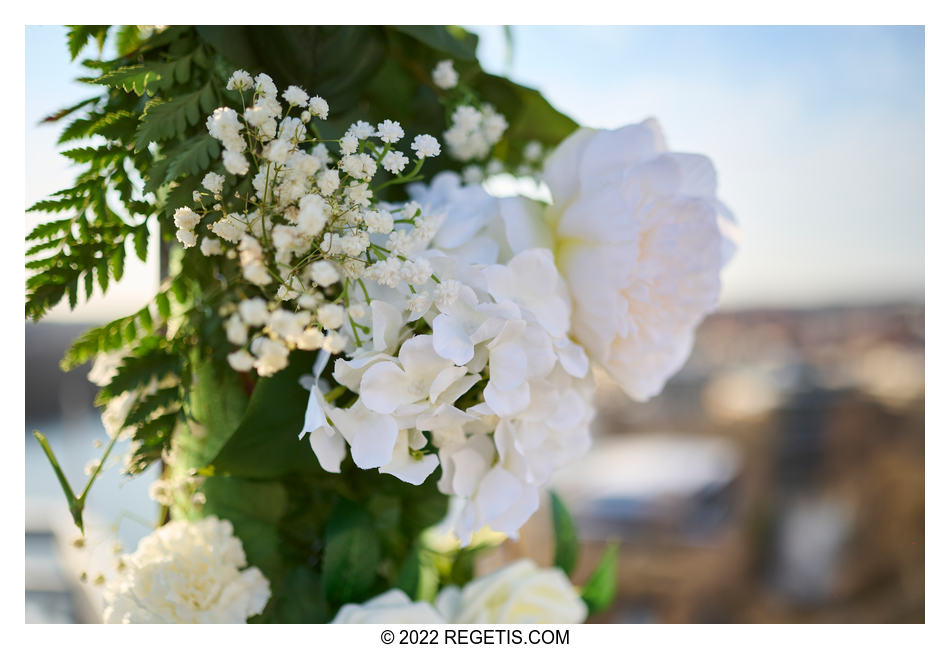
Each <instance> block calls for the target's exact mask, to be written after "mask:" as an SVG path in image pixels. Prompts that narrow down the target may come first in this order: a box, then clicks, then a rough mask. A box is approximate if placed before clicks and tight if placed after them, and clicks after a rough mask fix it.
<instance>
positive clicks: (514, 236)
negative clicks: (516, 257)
mask: <svg viewBox="0 0 950 649" xmlns="http://www.w3.org/2000/svg"><path fill="white" fill-rule="evenodd" d="M499 208H500V209H501V218H502V220H503V221H504V223H505V236H506V237H507V239H508V245H509V246H511V250H512V252H513V253H515V254H517V253H519V252H521V251H522V250H528V249H529V248H547V249H549V250H550V249H553V248H554V234H553V233H552V232H551V230H550V229H549V228H548V226H547V224H546V223H545V222H544V207H543V205H542V204H541V203H539V202H538V201H532V200H529V199H527V198H523V197H520V196H519V197H512V198H502V199H501V200H500V201H499ZM489 263H491V262H489Z"/></svg>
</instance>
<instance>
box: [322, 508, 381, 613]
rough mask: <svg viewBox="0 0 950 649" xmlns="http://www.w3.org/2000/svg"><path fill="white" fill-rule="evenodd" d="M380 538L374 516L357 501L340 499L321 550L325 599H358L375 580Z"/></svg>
mask: <svg viewBox="0 0 950 649" xmlns="http://www.w3.org/2000/svg"><path fill="white" fill-rule="evenodd" d="M379 550H380V548H379V538H378V537H377V535H376V525H375V524H374V523H373V517H372V516H370V515H369V513H368V512H367V511H366V510H365V509H363V508H362V507H361V506H360V505H359V504H358V503H355V502H353V501H349V500H342V499H341V500H340V502H339V503H338V504H337V506H336V507H335V508H334V509H333V513H331V514H330V520H329V522H328V523H327V531H326V550H325V551H324V553H323V575H324V576H323V586H324V593H325V594H326V596H327V599H329V600H331V601H334V602H360V601H363V599H364V597H365V596H366V595H367V594H368V593H369V591H370V589H371V588H372V586H373V582H374V581H375V580H376V567H377V563H378V562H379Z"/></svg>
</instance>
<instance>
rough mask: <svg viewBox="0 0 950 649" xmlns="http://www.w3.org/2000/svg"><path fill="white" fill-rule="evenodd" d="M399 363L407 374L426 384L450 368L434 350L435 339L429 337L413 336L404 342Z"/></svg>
mask: <svg viewBox="0 0 950 649" xmlns="http://www.w3.org/2000/svg"><path fill="white" fill-rule="evenodd" d="M399 362H400V364H402V366H403V367H404V368H405V370H406V374H408V375H409V376H410V377H412V378H413V379H416V380H423V381H425V382H426V383H430V382H431V381H432V380H433V379H434V378H435V377H436V376H437V375H438V373H439V372H441V371H442V370H443V369H444V368H445V367H447V366H448V363H447V362H446V359H445V358H444V357H442V356H441V355H440V354H438V353H437V352H436V350H435V349H434V348H433V337H432V336H429V335H422V336H413V337H412V338H410V339H409V340H407V341H406V342H404V343H403V344H402V347H401V348H400V349H399ZM426 387H427V388H428V386H426Z"/></svg>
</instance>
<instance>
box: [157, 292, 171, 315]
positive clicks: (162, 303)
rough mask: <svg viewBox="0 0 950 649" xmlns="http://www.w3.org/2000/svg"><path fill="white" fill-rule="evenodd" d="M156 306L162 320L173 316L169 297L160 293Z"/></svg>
mask: <svg viewBox="0 0 950 649" xmlns="http://www.w3.org/2000/svg"><path fill="white" fill-rule="evenodd" d="M155 306H156V308H158V314H159V315H160V316H161V317H162V318H168V316H169V315H171V311H172V309H171V305H170V304H169V303H168V295H166V294H165V293H159V294H158V295H156V296H155Z"/></svg>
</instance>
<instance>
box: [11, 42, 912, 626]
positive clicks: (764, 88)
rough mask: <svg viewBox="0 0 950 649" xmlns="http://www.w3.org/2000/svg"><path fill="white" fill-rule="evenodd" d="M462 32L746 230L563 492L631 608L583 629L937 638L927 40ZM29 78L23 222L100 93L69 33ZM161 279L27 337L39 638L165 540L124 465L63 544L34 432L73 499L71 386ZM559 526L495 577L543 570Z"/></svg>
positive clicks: (521, 548)
mask: <svg viewBox="0 0 950 649" xmlns="http://www.w3.org/2000/svg"><path fill="white" fill-rule="evenodd" d="M472 29H473V30H474V31H476V32H477V33H478V34H479V36H480V37H481V43H480V49H479V55H480V58H481V59H482V61H483V64H484V65H485V67H486V68H487V69H488V70H489V71H492V72H496V73H501V74H506V75H508V76H511V77H513V78H514V79H515V80H516V81H518V82H520V83H524V84H526V85H531V86H534V87H538V88H539V89H540V90H541V91H542V92H543V93H544V94H545V95H546V96H547V97H548V98H549V99H550V100H551V101H552V103H553V104H554V105H555V106H556V107H557V108H559V109H561V110H563V111H564V112H566V113H567V114H569V115H571V116H572V117H574V118H575V119H576V120H577V121H579V122H581V123H583V124H585V125H590V126H595V127H616V126H620V125H622V124H625V123H629V122H632V121H639V120H641V119H643V118H645V117H648V116H651V115H655V116H657V117H658V118H659V119H660V121H661V123H662V124H663V126H664V128H665V130H666V131H667V135H668V139H669V141H670V144H671V145H672V147H673V148H674V149H676V150H685V151H699V152H703V153H706V154H708V155H710V157H712V159H713V160H714V162H715V163H716V165H717V168H718V170H719V173H720V187H721V189H720V196H721V197H722V198H723V200H724V201H726V203H727V204H729V205H730V207H732V208H733V210H734V211H735V212H736V214H737V216H738V219H739V222H740V226H741V228H742V241H741V247H740V250H739V253H738V254H737V256H736V259H735V260H734V262H733V263H732V265H731V266H730V267H729V268H728V269H727V271H726V272H725V274H724V286H725V288H724V294H723V306H722V309H721V310H720V312H718V313H716V314H714V315H713V316H711V317H710V318H708V319H707V320H706V322H705V323H704V324H703V325H702V326H701V327H700V329H699V331H698V334H697V339H696V346H695V349H694V352H693V354H692V356H691V358H690V360H689V362H688V363H687V365H686V367H685V368H684V369H683V370H682V371H681V372H680V373H679V374H678V375H677V376H676V377H674V379H673V380H672V381H671V382H670V384H669V385H668V386H667V388H666V390H665V391H664V392H663V394H662V395H661V396H659V397H657V398H655V399H653V400H651V401H650V402H648V403H645V404H643V403H633V402H631V401H630V400H629V399H628V398H627V397H626V396H624V395H623V394H622V393H621V392H620V391H619V390H618V389H616V388H615V387H613V386H612V385H611V383H610V381H609V380H607V379H604V380H602V381H601V383H600V384H601V387H600V393H599V397H598V398H599V405H600V414H599V416H598V419H597V421H596V422H595V435H596V437H595V442H594V446H593V449H592V450H591V452H590V453H589V454H588V455H587V456H585V457H584V458H579V460H578V462H577V463H576V464H574V465H572V466H570V467H568V469H567V470H565V471H563V472H562V473H561V474H559V475H558V477H557V479H556V481H555V485H554V486H555V488H556V489H557V490H558V491H559V493H560V494H561V495H562V496H563V498H564V499H565V501H566V502H567V503H568V505H569V507H570V509H571V511H572V513H573V514H574V515H575V517H576V520H577V524H578V528H579V533H580V536H581V539H582V541H583V547H584V551H583V554H582V557H581V562H580V566H579V569H578V576H580V577H585V576H586V574H587V573H589V572H590V570H592V568H593V566H594V564H595V563H596V560H597V558H598V557H599V556H600V552H601V551H602V550H603V548H604V546H605V545H606V544H607V543H608V542H611V541H619V543H620V572H619V585H618V597H617V601H616V604H615V605H614V607H613V608H612V609H611V610H610V611H608V612H607V613H604V614H602V615H600V616H598V617H597V618H595V619H594V620H593V621H595V622H922V621H923V616H924V304H923V287H924V272H923V246H924V241H923V223H924V214H923V41H924V34H923V29H922V28H886V27H878V28H874V27H861V28H823V27H808V28H805V27H802V28H774V27H770V28H753V27H749V28H733V27H716V28H713V27H709V28H703V27H697V28H620V27H617V28H570V27H545V28H541V27H537V28H535V27H514V28H512V29H511V36H512V38H511V42H510V44H509V42H508V41H507V40H506V38H505V36H504V32H503V30H502V29H501V28H498V27H475V28H472ZM605 61H609V64H607V65H605V64H604V62H605ZM26 63H27V111H26V113H27V115H26V119H27V123H26V137H27V144H28V146H27V151H28V153H27V160H26V165H27V187H26V204H27V205H29V204H32V203H33V202H35V201H36V200H39V199H41V198H43V197H44V196H45V195H46V194H48V193H50V192H52V191H56V190H58V189H60V188H62V187H64V186H65V185H66V183H67V182H69V180H70V178H71V171H70V169H69V167H68V164H67V161H65V160H63V159H61V158H59V157H58V156H57V154H56V152H57V146H56V136H57V131H56V128H43V127H39V126H37V123H38V122H39V120H40V119H41V118H42V117H43V116H45V115H46V114H49V113H51V112H53V111H54V110H55V109H57V108H59V107H61V106H62V105H67V104H70V103H74V102H75V101H78V100H80V99H83V98H85V97H86V96H87V95H88V94H89V93H88V88H85V87H83V86H82V85H80V84H76V83H73V82H72V79H74V78H75V77H76V76H79V70H78V69H77V66H76V65H75V64H73V65H71V64H69V63H68V55H67V52H66V45H65V32H64V30H63V29H61V28H55V27H43V28H28V30H27V56H26ZM36 218H37V217H35V216H33V215H28V216H27V227H30V226H32V225H33V224H34V222H35V219H36ZM156 282H157V272H156V270H155V268H154V264H153V265H146V264H143V265H142V266H141V267H139V268H133V269H130V270H127V272H126V279H125V280H123V282H122V285H121V286H120V287H118V290H117V291H115V292H114V293H112V294H110V297H109V299H105V298H102V299H98V300H93V301H92V302H90V303H89V304H87V305H84V306H81V307H80V308H79V309H77V311H76V312H74V313H69V312H68V311H66V310H59V311H57V312H56V313H55V314H54V315H53V316H51V317H50V318H49V319H48V320H47V321H45V322H43V323H40V324H37V325H34V324H27V325H26V395H27V398H26V404H25V405H26V433H27V437H26V442H25V444H26V485H25V489H26V540H27V543H26V575H25V577H26V603H27V621H33V622H67V621H95V618H96V616H97V614H96V611H95V608H96V602H97V595H96V593H97V587H96V585H95V574H94V572H88V569H87V568H86V566H85V563H84V562H85V561H87V560H88V556H89V554H90V553H93V554H95V553H98V554H101V555H110V554H111V553H112V552H113V548H114V545H115V540H114V534H117V538H118V541H119V543H120V544H121V545H122V546H124V547H125V548H126V549H129V550H130V549H132V548H134V545H135V543H136V542H137V540H138V538H140V537H141V536H142V535H144V534H145V533H147V532H148V531H149V529H150V527H151V525H152V524H153V522H154V521H152V520H148V519H149V517H150V515H148V514H147V513H148V512H151V511H152V507H151V504H150V501H149V500H148V497H147V488H148V482H149V481H150V478H149V477H148V476H145V477H142V478H139V479H136V480H133V481H130V480H128V479H126V478H124V477H123V476H121V475H120V473H119V470H118V468H117V467H113V468H111V469H110V470H109V471H107V472H106V473H105V476H104V478H102V479H101V480H100V481H99V483H97V484H96V486H95V487H94V489H93V490H92V492H91V496H90V503H89V509H90V517H91V521H90V528H91V531H90V534H89V541H88V543H87V546H86V547H84V548H76V547H74V546H73V544H72V543H73V541H74V539H75V537H76V534H75V531H74V529H71V523H70V521H69V517H68V514H67V511H66V507H65V504H64V502H63V498H62V493H61V492H60V490H59V486H58V484H57V483H56V481H55V478H54V476H53V473H52V471H51V469H50V468H49V466H48V464H47V462H46V460H45V458H44V457H43V455H42V452H41V450H40V448H39V446H38V445H37V444H36V442H35V440H33V439H32V437H31V436H30V435H29V433H30V431H32V430H33V429H34V428H38V429H40V430H42V431H43V432H44V433H46V434H47V435H48V436H49V438H50V440H51V443H52V445H53V447H54V448H55V449H56V452H57V454H58V455H59V457H60V459H61V461H62V463H63V465H64V469H65V471H66V473H67V475H68V476H69V478H70V480H72V481H74V483H75V482H80V481H81V480H82V478H83V469H84V466H85V465H86V463H87V462H88V461H89V460H90V459H92V458H93V457H94V456H97V455H98V452H99V451H98V450H97V449H96V448H95V447H94V445H95V444H96V443H101V442H102V441H103V440H105V434H104V432H103V431H102V428H101V425H100V424H99V421H98V416H97V413H96V412H95V410H94V409H93V408H92V399H93V395H94V393H95V391H94V388H93V386H92V385H91V384H89V383H88V381H87V380H86V378H85V374H86V372H87V371H88V368H80V369H77V370H74V371H72V372H70V373H67V374H63V373H62V372H60V370H59V369H58V365H57V363H58V361H59V358H60V357H61V356H62V353H63V351H64V350H65V349H66V347H67V345H68V343H69V342H70V341H71V340H72V339H73V338H74V337H75V336H76V335H78V334H79V333H81V332H82V331H84V330H85V329H86V328H88V327H89V326H91V325H94V324H97V323H99V322H103V321H105V320H107V319H109V318H111V317H116V316H119V315H124V314H125V313H127V312H131V311H132V310H134V309H136V308H138V307H139V306H141V304H142V303H144V302H145V301H146V300H147V299H149V297H150V296H151V295H152V292H153V290H154V287H155V285H156ZM600 378H603V377H600ZM143 514H145V518H144V519H143V518H142V517H143ZM547 517H548V514H547V512H546V511H545V510H542V511H541V512H540V513H539V514H538V515H537V516H536V517H535V518H534V519H532V521H531V522H530V523H529V524H528V526H527V527H526V528H525V530H524V531H523V534H522V536H521V539H520V540H518V541H510V542H508V543H506V544H505V545H503V546H502V547H501V548H499V549H498V550H497V551H496V552H495V553H494V554H492V555H490V556H487V557H485V558H484V559H483V562H482V563H483V565H482V566H481V567H482V569H485V570H488V569H490V568H492V567H493V566H497V565H498V564H500V563H502V562H505V561H508V560H510V559H511V558H513V557H516V556H523V555H527V556H532V557H534V558H535V559H537V560H538V561H539V562H541V563H548V562H550V557H551V552H552V546H551V539H550V532H549V529H550V528H549V522H548V520H547ZM83 570H87V574H86V575H82V574H81V573H82V571H83Z"/></svg>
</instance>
